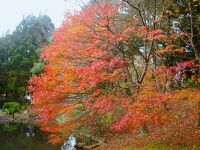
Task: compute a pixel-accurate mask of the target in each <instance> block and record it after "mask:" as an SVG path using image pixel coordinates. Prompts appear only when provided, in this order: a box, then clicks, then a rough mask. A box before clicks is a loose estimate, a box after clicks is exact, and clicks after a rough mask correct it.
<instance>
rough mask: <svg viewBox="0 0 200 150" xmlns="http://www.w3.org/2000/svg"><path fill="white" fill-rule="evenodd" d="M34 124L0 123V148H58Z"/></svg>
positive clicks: (23, 149)
mask: <svg viewBox="0 0 200 150" xmlns="http://www.w3.org/2000/svg"><path fill="white" fill-rule="evenodd" d="M47 141H48V139H47V136H46V134H45V133H44V132H41V130H39V128H38V127H37V126H35V125H34V124H23V123H12V122H10V123H4V124H0V150H58V149H60V146H58V145H52V144H49V143H47Z"/></svg>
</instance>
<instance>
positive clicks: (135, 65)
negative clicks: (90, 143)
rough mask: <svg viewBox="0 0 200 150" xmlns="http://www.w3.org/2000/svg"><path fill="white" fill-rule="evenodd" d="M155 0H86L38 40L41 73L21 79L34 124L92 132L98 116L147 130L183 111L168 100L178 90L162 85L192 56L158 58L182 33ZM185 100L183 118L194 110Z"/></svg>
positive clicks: (173, 50)
mask: <svg viewBox="0 0 200 150" xmlns="http://www.w3.org/2000/svg"><path fill="white" fill-rule="evenodd" d="M148 2H149V3H148ZM162 2H163V1H156V0H155V1H151V2H150V1H145V2H144V3H142V2H141V3H139V2H138V3H136V4H135V3H134V1H128V0H124V1H123V2H122V3H118V2H116V1H112V3H109V2H107V1H93V3H91V4H89V5H87V6H86V7H85V8H84V9H83V10H82V11H80V12H76V13H73V14H66V16H65V17H66V18H65V20H64V22H63V24H62V26H61V27H60V28H58V29H57V30H56V31H55V33H54V35H53V41H52V42H51V43H50V44H48V45H46V46H45V47H44V48H43V51H42V55H41V58H42V59H43V60H44V61H45V62H46V63H47V64H46V65H45V67H44V68H45V69H44V73H42V74H41V75H39V76H34V77H33V78H32V79H31V80H30V87H29V90H30V92H32V93H33V100H32V104H33V106H34V110H33V111H34V112H36V113H38V117H37V121H38V122H40V123H41V124H42V128H43V129H44V130H46V131H48V132H51V133H52V134H51V135H50V137H51V142H55V143H56V142H60V141H61V140H63V139H64V138H66V136H68V135H69V134H71V133H72V132H74V133H75V134H76V135H80V134H82V135H85V136H86V133H85V130H84V131H83V130H81V129H83V128H86V129H90V130H91V131H93V133H97V129H98V127H99V126H100V125H102V124H104V126H105V128H106V129H112V130H114V131H122V132H129V131H133V130H134V129H137V130H138V129H140V130H141V132H142V134H147V133H148V132H150V131H152V130H153V129H154V128H156V127H160V126H163V125H166V126H167V125H168V126H170V128H172V127H171V126H173V121H174V119H175V118H176V117H174V116H173V113H177V112H181V111H186V110H185V109H180V110H179V109H177V108H174V107H172V106H174V105H173V104H177V102H176V101H173V100H175V99H176V100H177V99H178V100H182V99H183V97H184V96H185V95H184V93H185V92H186V91H185V90H181V88H177V89H171V88H169V86H168V85H169V84H170V81H172V80H173V79H175V78H176V77H177V76H178V73H179V72H182V71H183V70H182V68H181V67H185V68H187V67H188V66H190V67H191V66H193V65H195V66H196V67H198V64H197V65H196V64H195V63H194V62H183V63H174V64H170V65H166V64H168V63H165V62H164V60H165V58H166V55H169V54H170V55H175V54H176V55H181V54H182V53H184V48H183V47H182V45H178V44H176V41H178V40H179V39H181V38H184V36H185V35H186V34H185V32H183V33H182V34H181V33H176V32H172V30H173V29H171V31H169V30H168V28H166V27H165V25H166V24H167V23H168V20H166V16H165V15H164V9H165V8H166V7H160V5H161V4H162V5H161V6H163V4H164V3H162ZM113 3H115V4H116V5H113ZM162 23H164V25H163V26H162ZM193 68H194V67H193ZM180 79H181V78H178V79H177V80H176V81H178V80H179V81H181V80H180ZM176 90H180V91H176ZM188 91H189V92H191V93H193V95H194V93H198V90H196V89H195V90H194V89H192V90H191V91H190V90H188ZM198 97H199V95H198V96H197V97H196V98H195V101H196V99H198ZM192 98H194V97H192V96H191V95H189V96H187V98H186V99H187V100H191V99H192ZM187 102H188V101H187ZM188 103H189V102H188ZM193 104H194V103H192V105H190V106H189V105H188V108H190V109H191V112H192V113H191V114H192V115H191V116H190V118H192V117H193V116H194V115H195V112H194V113H193V109H192V108H193V106H194V105H193ZM175 106H176V105H175ZM180 108H183V107H180ZM175 116H176V115H175ZM183 118H184V117H183ZM193 118H195V117H193ZM180 120H181V121H182V119H180ZM180 120H178V122H179V123H180V122H181V121H180ZM193 122H194V120H192V123H193ZM101 123H102V124H101ZM171 123H172V124H171ZM179 125H180V126H182V125H183V124H181V123H180V124H179ZM186 125H188V124H184V126H186ZM192 127H193V126H192ZM156 129H157V128H156ZM190 129H191V128H190ZM190 129H189V130H188V132H191V130H190ZM194 129H195V131H196V128H194ZM77 130H78V131H79V132H76V131H77ZM154 132H155V131H154ZM102 133H105V132H103V130H101V133H100V134H99V135H102ZM93 139H94V138H93Z"/></svg>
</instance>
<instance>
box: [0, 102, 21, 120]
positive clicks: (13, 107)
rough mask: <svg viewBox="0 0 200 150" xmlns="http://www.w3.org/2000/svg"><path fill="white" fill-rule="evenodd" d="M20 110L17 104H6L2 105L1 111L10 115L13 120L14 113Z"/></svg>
mask: <svg viewBox="0 0 200 150" xmlns="http://www.w3.org/2000/svg"><path fill="white" fill-rule="evenodd" d="M20 108H21V106H20V104H19V103H17V102H7V103H4V105H3V110H4V111H5V112H7V113H9V115H10V114H12V116H13V119H14V115H15V113H16V112H19V111H20Z"/></svg>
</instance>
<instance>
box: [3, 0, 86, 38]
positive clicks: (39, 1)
mask: <svg viewBox="0 0 200 150" xmlns="http://www.w3.org/2000/svg"><path fill="white" fill-rule="evenodd" d="M81 1H82V2H83V3H86V2H88V1H89V0H0V35H1V34H2V33H5V32H6V31H7V30H10V31H11V32H12V31H13V30H14V29H15V27H16V26H17V25H18V24H19V23H20V22H21V20H22V18H23V16H27V15H29V14H33V15H39V14H47V15H48V16H50V18H51V19H52V22H53V23H54V24H55V26H56V27H58V26H59V25H60V24H61V22H62V20H63V16H64V13H65V12H66V11H72V10H80V6H81V5H82V3H81Z"/></svg>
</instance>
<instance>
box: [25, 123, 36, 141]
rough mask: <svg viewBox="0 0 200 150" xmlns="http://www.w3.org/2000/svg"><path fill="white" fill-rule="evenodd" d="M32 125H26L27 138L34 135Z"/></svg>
mask: <svg viewBox="0 0 200 150" xmlns="http://www.w3.org/2000/svg"><path fill="white" fill-rule="evenodd" d="M34 128H35V127H34V126H32V125H28V126H27V129H28V130H27V132H26V137H27V138H29V137H34V136H35V132H34Z"/></svg>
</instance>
